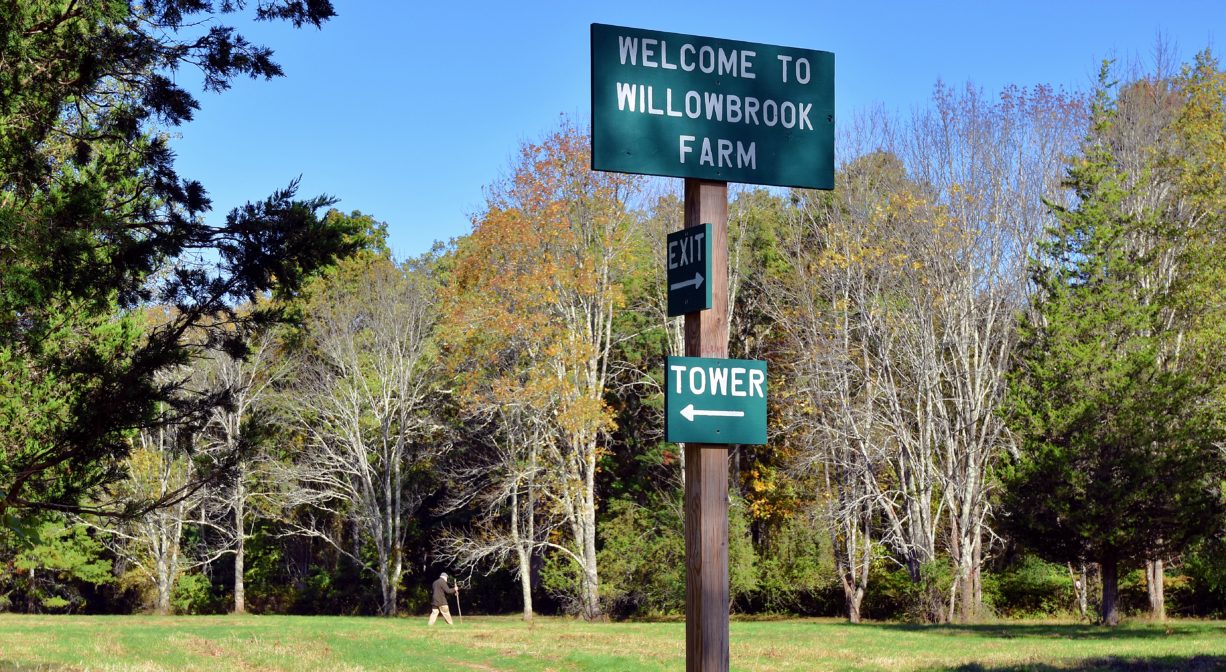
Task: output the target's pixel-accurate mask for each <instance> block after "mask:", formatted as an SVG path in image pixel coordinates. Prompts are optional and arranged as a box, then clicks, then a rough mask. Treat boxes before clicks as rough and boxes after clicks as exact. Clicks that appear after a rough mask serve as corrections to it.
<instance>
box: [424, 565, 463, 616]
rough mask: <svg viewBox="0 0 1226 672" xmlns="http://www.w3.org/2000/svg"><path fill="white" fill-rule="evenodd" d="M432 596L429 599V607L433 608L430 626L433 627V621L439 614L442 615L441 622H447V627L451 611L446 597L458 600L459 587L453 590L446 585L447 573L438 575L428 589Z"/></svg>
mask: <svg viewBox="0 0 1226 672" xmlns="http://www.w3.org/2000/svg"><path fill="white" fill-rule="evenodd" d="M430 588H431V592H432V593H433V595H432V596H431V598H430V605H431V606H432V607H434V609H432V610H431V611H430V625H434V621H435V620H436V619H437V618H438V615H439V613H440V612H441V613H442V614H443V620H444V621H447V625H452V623H451V609H450V608H449V607H448V606H447V596H448V595H455V596H456V599H457V600H458V599H460V586H459V585H457V586H456V587H455V588H452V587H451V586H449V585H447V572H443V573H442V574H439V575H438V578H437V579H435V580H434V584H433V585H432V586H431V587H430Z"/></svg>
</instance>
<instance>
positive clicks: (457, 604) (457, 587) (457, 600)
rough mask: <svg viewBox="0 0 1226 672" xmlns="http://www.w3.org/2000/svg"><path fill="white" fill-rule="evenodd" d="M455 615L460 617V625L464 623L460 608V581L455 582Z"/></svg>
mask: <svg viewBox="0 0 1226 672" xmlns="http://www.w3.org/2000/svg"><path fill="white" fill-rule="evenodd" d="M455 615H456V616H457V617H458V618H459V619H460V625H464V610H463V609H461V608H460V582H459V581H456V582H455Z"/></svg>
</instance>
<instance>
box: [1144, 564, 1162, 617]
mask: <svg viewBox="0 0 1226 672" xmlns="http://www.w3.org/2000/svg"><path fill="white" fill-rule="evenodd" d="M1165 584H1166V576H1165V571H1164V569H1163V565H1162V560H1161V559H1158V560H1147V561H1146V562H1145V585H1146V586H1147V587H1148V588H1149V617H1150V618H1152V619H1153V620H1155V621H1165V620H1166V595H1165Z"/></svg>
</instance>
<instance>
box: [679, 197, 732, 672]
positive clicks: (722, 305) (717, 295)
mask: <svg viewBox="0 0 1226 672" xmlns="http://www.w3.org/2000/svg"><path fill="white" fill-rule="evenodd" d="M704 223H705V224H710V225H711V277H710V282H711V297H712V305H711V309H710V310H704V311H701V312H696V313H688V314H687V315H686V316H685V355H686V356H687V357H717V358H726V357H727V356H728V318H729V306H728V183H727V182H712V181H708V180H697V179H687V180H686V181H685V226H686V227H691V226H699V225H701V224H704ZM728 608H729V602H728V446H726V445H716V444H696V443H687V444H686V446H685V669H686V672H727V671H728Z"/></svg>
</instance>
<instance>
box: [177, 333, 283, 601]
mask: <svg viewBox="0 0 1226 672" xmlns="http://www.w3.org/2000/svg"><path fill="white" fill-rule="evenodd" d="M280 346H281V342H280V341H279V339H278V338H277V336H276V335H275V334H273V333H272V332H268V331H266V332H264V333H262V334H260V335H259V336H258V337H256V338H255V339H253V340H252V342H251V344H250V346H249V348H248V352H247V354H246V356H245V357H242V358H235V357H231V356H229V355H227V354H225V353H217V354H216V355H215V356H214V357H211V358H209V359H206V360H202V361H200V362H199V364H198V369H199V377H200V378H202V379H203V381H202V382H203V384H204V387H205V389H219V390H224V391H225V392H226V393H228V395H229V397H230V403H229V404H226V405H224V406H219V407H217V408H214V409H213V412H212V414H211V415H210V417H209V419H208V422H207V424H206V425H205V426H204V428H203V430H202V432H201V436H200V443H201V444H202V445H201V448H202V452H203V453H204V454H205V455H206V456H208V457H210V458H215V459H216V460H218V461H219V462H221V463H223V464H232V465H233V466H232V468H229V469H227V470H226V473H225V474H224V475H223V476H222V477H221V478H219V479H218V480H217V482H214V483H211V484H210V485H209V487H208V488H207V489H206V490H205V495H206V497H207V498H208V500H209V501H210V503H211V504H212V506H211V507H210V508H211V509H212V510H213V511H214V512H215V513H218V514H221V513H228V514H229V515H230V518H231V520H232V525H233V532H232V534H227V535H221V536H219V537H218V539H219V540H220V541H221V542H222V544H223V545H224V546H225V547H227V548H228V550H229V551H230V552H232V553H233V555H234V613H236V614H243V613H246V611H247V603H246V588H245V586H246V581H245V579H244V577H245V567H246V547H247V540H248V539H249V538H250V537H251V531H250V524H251V521H250V518H251V513H252V511H251V509H252V507H253V505H260V506H262V507H263V508H264V510H266V511H269V512H271V511H275V510H276V509H277V508H278V507H279V505H280V501H281V499H282V496H283V495H284V488H283V487H282V486H281V485H280V484H277V483H275V477H274V476H273V474H275V473H277V469H276V468H275V465H274V463H273V460H272V458H271V457H270V456H269V455H267V453H266V452H265V450H264V449H265V447H264V446H262V445H260V443H261V439H262V438H263V434H264V429H263V427H262V425H263V424H264V423H266V422H268V421H269V418H270V417H271V412H270V408H269V406H270V399H271V397H272V396H273V395H275V394H276V391H277V390H276V386H277V385H280V384H282V383H283V382H284V380H285V378H286V376H287V375H288V373H289V369H290V363H289V361H288V360H287V359H286V353H285V352H283V351H282V350H281V348H280Z"/></svg>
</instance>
